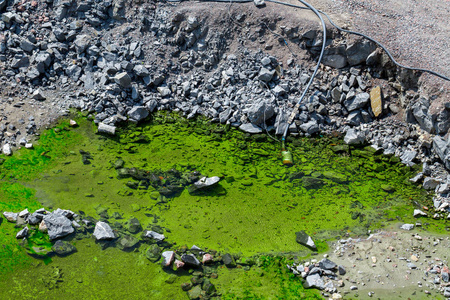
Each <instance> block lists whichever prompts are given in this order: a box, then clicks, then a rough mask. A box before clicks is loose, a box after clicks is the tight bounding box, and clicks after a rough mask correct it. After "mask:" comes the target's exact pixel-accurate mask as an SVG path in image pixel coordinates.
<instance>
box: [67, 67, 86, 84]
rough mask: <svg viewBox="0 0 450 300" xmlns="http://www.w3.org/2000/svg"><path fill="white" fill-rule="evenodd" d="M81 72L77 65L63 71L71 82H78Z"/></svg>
mask: <svg viewBox="0 0 450 300" xmlns="http://www.w3.org/2000/svg"><path fill="white" fill-rule="evenodd" d="M82 71H83V70H82V69H81V67H80V66H78V65H71V66H69V67H68V68H66V69H65V72H66V75H67V76H69V77H70V79H72V80H73V81H78V79H79V78H80V76H81V72H82Z"/></svg>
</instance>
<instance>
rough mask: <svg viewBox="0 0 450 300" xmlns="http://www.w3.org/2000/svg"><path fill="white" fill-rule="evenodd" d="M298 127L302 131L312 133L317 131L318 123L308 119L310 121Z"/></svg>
mask: <svg viewBox="0 0 450 300" xmlns="http://www.w3.org/2000/svg"><path fill="white" fill-rule="evenodd" d="M300 129H301V130H302V131H303V132H304V133H307V134H309V135H313V134H315V133H317V132H319V124H317V121H315V120H310V121H308V122H306V123H303V124H302V125H300Z"/></svg>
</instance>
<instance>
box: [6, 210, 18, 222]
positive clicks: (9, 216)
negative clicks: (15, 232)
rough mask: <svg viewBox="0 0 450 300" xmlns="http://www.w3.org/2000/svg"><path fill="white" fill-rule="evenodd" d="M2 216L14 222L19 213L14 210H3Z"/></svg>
mask: <svg viewBox="0 0 450 300" xmlns="http://www.w3.org/2000/svg"><path fill="white" fill-rule="evenodd" d="M3 216H4V217H5V218H6V220H7V221H8V222H11V223H16V221H17V217H18V216H19V214H18V213H15V212H9V211H5V212H3Z"/></svg>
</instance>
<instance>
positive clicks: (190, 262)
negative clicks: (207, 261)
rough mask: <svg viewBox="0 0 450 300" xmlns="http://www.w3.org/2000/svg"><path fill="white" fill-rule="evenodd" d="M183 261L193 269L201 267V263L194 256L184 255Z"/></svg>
mask: <svg viewBox="0 0 450 300" xmlns="http://www.w3.org/2000/svg"><path fill="white" fill-rule="evenodd" d="M181 261H182V262H184V263H185V264H187V265H189V266H192V267H199V266H200V261H199V260H198V259H197V257H195V255H194V254H183V255H182V256H181Z"/></svg>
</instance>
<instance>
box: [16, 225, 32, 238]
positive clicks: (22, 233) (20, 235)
mask: <svg viewBox="0 0 450 300" xmlns="http://www.w3.org/2000/svg"><path fill="white" fill-rule="evenodd" d="M29 231H30V229H29V228H28V226H25V227H24V228H23V229H22V230H20V231H19V232H18V233H17V234H16V239H23V238H25V237H27V236H28V232H29Z"/></svg>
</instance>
